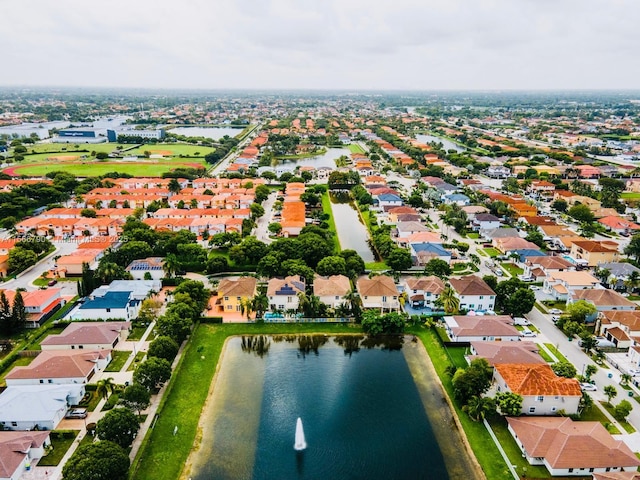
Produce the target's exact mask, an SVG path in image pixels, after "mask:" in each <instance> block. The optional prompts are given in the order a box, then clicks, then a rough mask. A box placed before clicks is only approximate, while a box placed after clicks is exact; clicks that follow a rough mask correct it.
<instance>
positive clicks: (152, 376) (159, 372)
mask: <svg viewBox="0 0 640 480" xmlns="http://www.w3.org/2000/svg"><path fill="white" fill-rule="evenodd" d="M170 377H171V365H170V364H169V362H168V361H166V360H165V359H164V358H157V357H149V358H148V359H147V360H145V361H144V362H142V363H141V364H140V365H138V368H136V370H135V372H133V381H134V382H135V383H139V384H140V385H142V386H143V387H145V388H146V389H147V390H149V391H151V390H155V389H156V388H158V387H159V386H161V385H162V384H163V383H164V382H166V381H167V380H169V378H170Z"/></svg>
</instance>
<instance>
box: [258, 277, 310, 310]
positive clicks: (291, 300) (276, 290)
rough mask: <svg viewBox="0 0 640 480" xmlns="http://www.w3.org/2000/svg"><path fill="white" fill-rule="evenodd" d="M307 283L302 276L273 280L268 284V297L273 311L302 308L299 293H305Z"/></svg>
mask: <svg viewBox="0 0 640 480" xmlns="http://www.w3.org/2000/svg"><path fill="white" fill-rule="evenodd" d="M304 291H305V281H304V280H303V279H302V277H300V275H291V276H289V277H285V278H272V279H271V280H269V283H268V284H267V297H268V298H269V305H270V308H271V310H280V311H286V310H297V309H298V307H299V306H300V298H298V294H299V293H304Z"/></svg>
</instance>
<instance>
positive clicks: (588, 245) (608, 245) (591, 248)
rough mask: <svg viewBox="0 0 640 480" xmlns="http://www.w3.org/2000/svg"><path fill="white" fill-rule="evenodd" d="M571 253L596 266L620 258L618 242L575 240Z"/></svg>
mask: <svg viewBox="0 0 640 480" xmlns="http://www.w3.org/2000/svg"><path fill="white" fill-rule="evenodd" d="M570 255H571V256H572V257H573V258H575V259H577V260H584V261H586V262H587V263H586V264H587V265H588V266H589V267H595V266H597V265H598V264H599V263H610V262H617V261H618V259H619V258H620V256H619V253H618V244H617V243H615V242H605V241H601V242H596V241H593V240H581V241H577V242H573V245H571V253H570Z"/></svg>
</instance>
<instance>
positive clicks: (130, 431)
mask: <svg viewBox="0 0 640 480" xmlns="http://www.w3.org/2000/svg"><path fill="white" fill-rule="evenodd" d="M139 429H140V421H139V420H138V417H137V416H136V414H135V413H133V412H132V411H131V410H129V409H128V408H114V409H112V410H109V411H108V412H107V413H106V414H105V416H104V417H102V418H101V419H100V420H98V423H97V425H96V434H97V435H98V437H99V438H100V439H102V440H107V441H110V442H113V443H115V444H117V445H120V446H121V447H122V448H129V447H130V446H131V444H132V443H133V440H134V439H135V438H136V434H137V433H138V430H139Z"/></svg>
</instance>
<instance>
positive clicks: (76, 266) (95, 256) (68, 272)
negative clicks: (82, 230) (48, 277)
mask: <svg viewBox="0 0 640 480" xmlns="http://www.w3.org/2000/svg"><path fill="white" fill-rule="evenodd" d="M103 255H104V250H103V249H101V248H83V249H77V250H76V251H74V252H72V253H70V254H69V255H63V256H62V257H60V258H58V259H57V260H56V264H55V267H56V271H57V273H58V276H59V277H62V278H65V277H73V276H79V275H82V265H83V264H85V263H86V264H88V265H89V268H91V269H95V268H97V266H98V262H99V261H100V259H101V258H102V256H103Z"/></svg>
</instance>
